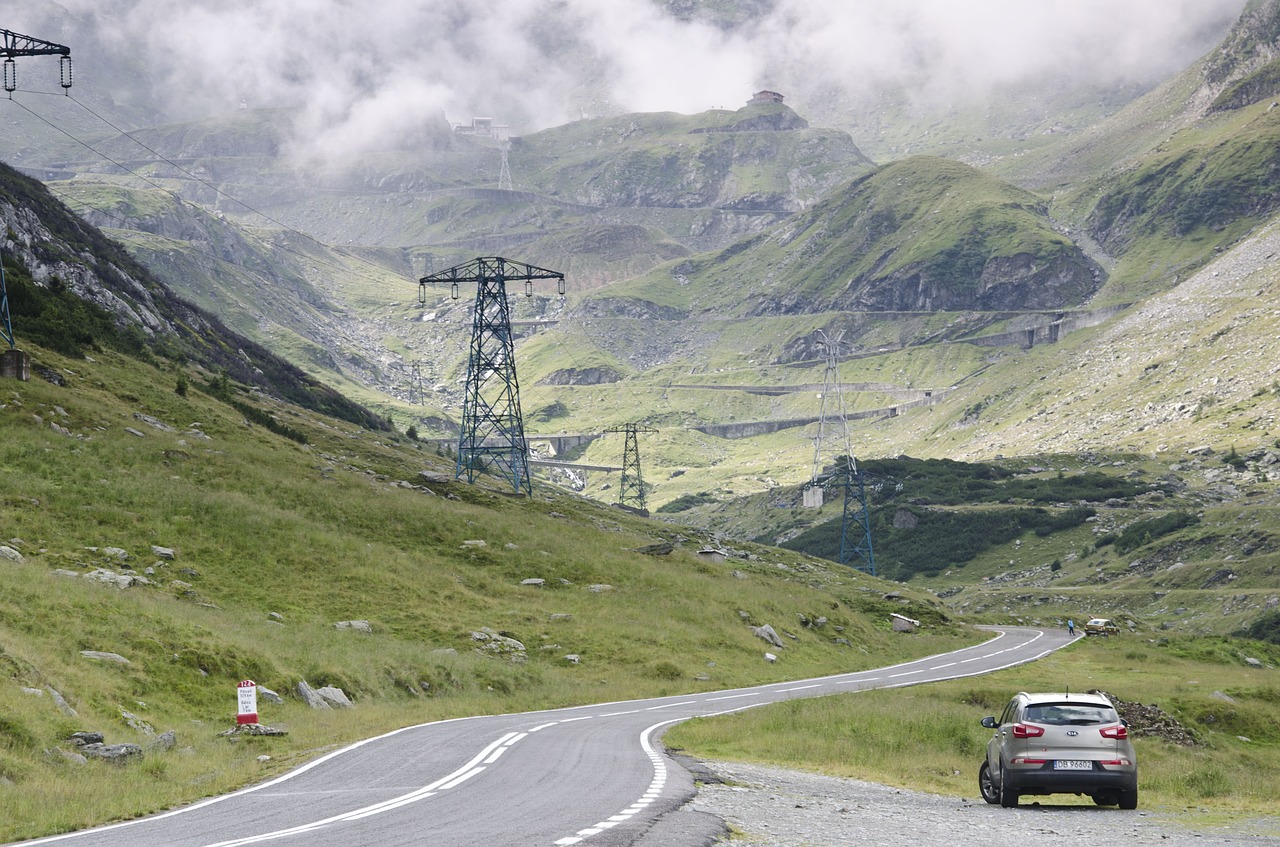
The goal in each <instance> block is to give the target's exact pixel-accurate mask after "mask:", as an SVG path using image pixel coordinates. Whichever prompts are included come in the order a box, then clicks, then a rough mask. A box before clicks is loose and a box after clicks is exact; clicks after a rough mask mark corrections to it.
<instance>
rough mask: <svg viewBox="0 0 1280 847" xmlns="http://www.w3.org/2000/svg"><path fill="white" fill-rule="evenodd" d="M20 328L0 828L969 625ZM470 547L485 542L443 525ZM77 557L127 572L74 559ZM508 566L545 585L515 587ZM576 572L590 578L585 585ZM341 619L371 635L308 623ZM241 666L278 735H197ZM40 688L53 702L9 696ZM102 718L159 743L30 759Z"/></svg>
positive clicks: (223, 724)
mask: <svg viewBox="0 0 1280 847" xmlns="http://www.w3.org/2000/svg"><path fill="white" fill-rule="evenodd" d="M24 347H25V349H27V350H28V351H29V352H30V353H32V355H33V358H34V364H35V365H36V366H37V368H39V367H49V368H53V369H55V370H57V371H58V372H60V373H61V374H63V375H64V376H65V378H66V380H67V385H66V386H64V387H57V386H54V385H51V384H49V383H47V382H45V381H44V380H41V379H39V378H35V379H33V380H32V381H31V382H16V381H11V382H6V383H4V384H3V385H0V427H3V429H4V432H5V434H6V437H5V439H4V442H3V444H0V467H3V468H4V469H5V479H6V486H5V492H4V495H3V497H0V538H3V539H4V542H3V543H5V544H6V545H8V546H12V547H14V548H15V549H17V550H18V551H19V552H20V553H21V555H22V556H23V561H21V562H9V561H7V560H5V561H3V565H2V566H0V681H2V682H3V684H0V715H3V719H2V720H0V775H2V776H3V777H4V778H5V779H7V780H9V781H10V782H11V783H12V784H11V785H6V786H5V796H6V802H5V808H6V814H5V815H4V816H3V819H2V820H0V840H3V841H8V840H13V839H17V838H29V837H35V836H38V835H44V834H49V833H53V832H59V831H65V830H67V829H72V828H77V827H82V826H85V825H88V824H90V823H95V822H104V821H108V820H116V819H122V818H128V817H131V816H134V815H137V814H141V813H143V812H145V811H153V810H156V809H159V808H163V807H167V806H171V805H175V804H179V803H183V802H188V801H190V800H193V799H196V798H198V797H202V796H206V795H208V794H212V793H217V792H221V791H225V790H228V789H229V788H232V787H235V786H237V785H242V784H244V783H246V782H249V781H252V780H255V779H259V778H262V777H264V776H267V775H270V774H273V773H277V772H279V771H280V770H282V769H284V768H286V767H288V766H290V765H292V764H296V763H298V762H300V761H303V760H305V759H307V758H309V757H312V756H314V755H316V754H317V753H318V752H321V751H323V750H325V749H330V748H331V747H332V746H333V745H336V744H341V743H344V742H348V741H351V740H355V739H358V738H361V737H366V736H368V735H371V734H374V733H377V732H380V731H384V730H387V729H391V728H394V727H397V726H404V725H409V724H414V723H419V722H422V721H427V720H435V719H442V718H447V717H455V716H460V715H467V714H479V713H487V712H510V711H516V710H523V709H536V708H544V707H551V706H560V705H572V704H578V703H586V702H593V701H600V700H605V699H610V700H612V699H620V698H630V697H640V696H650V695H660V694H671V693H677V692H684V691H695V690H717V689H721V688H732V687H737V686H741V685H748V684H753V683H760V682H770V681H777V680H782V679H789V678H800V677H807V676H812V675H820V674H826V673H831V672H834V671H837V670H848V669H851V668H861V667H871V666H874V665H877V664H880V663H882V662H884V661H888V660H893V659H905V658H908V657H912V656H918V655H922V654H925V653H930V652H934V651H937V650H942V649H949V648H951V647H954V646H956V645H959V644H962V643H969V642H972V641H973V640H974V636H973V635H972V634H971V633H969V632H968V631H967V630H966V628H964V627H959V626H955V625H951V624H948V623H946V622H945V620H944V616H943V615H942V614H941V605H940V604H939V603H938V602H937V601H936V600H933V599H931V598H929V597H928V595H926V594H921V593H918V592H911V591H908V592H906V594H907V597H908V604H907V605H906V606H900V605H899V604H898V603H894V602H890V601H884V600H881V599H879V598H881V597H882V596H883V594H884V593H886V591H887V587H886V586H885V584H883V583H881V582H879V581H877V580H873V579H871V578H869V577H866V576H865V575H862V574H858V573H854V572H850V571H848V570H847V569H842V568H839V567H835V566H829V565H825V564H823V563H821V562H820V561H817V560H812V559H809V558H807V557H805V556H803V555H800V554H795V553H790V552H786V551H780V550H776V549H772V548H767V547H762V546H758V545H750V544H747V545H742V547H741V549H742V551H743V553H744V554H745V553H748V552H749V553H750V554H751V558H734V559H732V560H731V561H729V562H727V563H724V564H718V565H717V564H710V563H706V562H703V561H700V560H699V559H697V558H696V557H695V556H694V555H693V553H692V552H690V550H689V549H688V547H689V546H694V547H697V546H701V545H702V544H704V543H708V542H709V541H710V538H709V537H708V536H703V535H702V534H701V533H699V532H697V531H696V530H691V529H689V528H681V527H672V526H669V525H666V524H658V523H650V522H647V521H644V520H641V519H638V518H635V517H634V516H631V515H628V514H626V513H623V512H620V511H618V510H616V509H613V508H611V507H609V506H605V505H602V504H599V503H596V502H593V501H589V500H584V499H580V498H576V497H572V496H569V495H566V494H563V493H559V492H557V491H555V490H552V489H548V488H545V487H543V486H541V485H540V486H539V487H538V489H537V492H536V494H535V496H534V497H533V498H531V499H527V498H517V497H512V496H510V495H509V494H504V493H502V490H503V486H502V485H501V484H498V483H497V482H496V481H495V483H494V484H480V485H475V486H468V485H463V484H446V485H434V486H431V487H432V488H434V489H435V493H434V494H432V493H429V492H428V491H425V490H423V489H422V488H421V487H420V486H419V487H414V486H417V485H418V483H420V482H421V479H420V478H419V476H418V472H419V471H420V470H422V469H434V470H436V471H440V472H444V473H448V472H449V471H450V470H451V465H448V464H447V460H445V459H443V458H440V457H437V456H435V454H434V451H432V450H429V449H425V448H424V447H423V446H422V445H417V444H414V443H412V442H410V441H409V440H408V439H406V438H404V437H403V436H399V435H396V434H394V433H387V432H372V431H367V430H361V429H358V428H356V427H354V426H352V425H349V424H345V423H341V422H338V421H336V420H333V419H327V418H324V417H321V416H319V415H316V414H314V413H311V412H306V411H303V410H300V409H298V408H296V407H292V406H289V405H287V404H284V403H281V402H279V401H276V400H272V399H270V398H268V397H266V396H264V395H261V394H258V393H252V394H251V393H248V392H243V391H241V390H240V389H239V388H238V387H236V386H234V385H232V396H233V397H234V399H235V400H236V402H237V403H241V404H248V405H249V406H250V407H253V408H256V409H259V410H260V412H261V414H265V415H270V416H271V419H273V420H275V421H277V422H278V424H279V426H278V427H275V428H274V429H278V430H279V431H282V432H287V433H294V432H296V433H299V434H301V435H303V436H304V437H305V443H300V442H299V441H298V440H295V439H292V438H289V437H284V436H282V435H280V434H277V432H275V431H273V429H272V428H268V427H266V426H263V425H262V424H261V423H255V422H254V420H255V419H256V420H259V421H261V420H263V418H262V417H261V414H255V415H253V416H252V419H251V418H247V417H246V415H245V414H244V412H242V411H241V410H240V409H238V408H235V407H234V406H232V405H231V404H229V403H227V402H225V401H224V400H221V399H218V398H217V397H216V396H213V395H211V394H210V393H207V392H206V391H205V390H203V389H202V386H207V385H208V384H209V382H210V377H211V375H210V374H207V373H202V372H199V371H196V370H194V369H193V370H188V371H186V372H185V375H186V377H187V380H188V384H189V386H190V387H189V388H188V390H187V392H186V394H185V395H180V394H178V393H177V391H176V390H175V389H176V386H177V377H178V372H177V371H176V370H174V369H173V368H172V366H170V367H169V368H168V369H162V368H157V367H156V366H154V365H150V364H146V363H140V362H138V361H137V360H134V359H131V358H129V357H126V356H123V355H120V354H116V353H112V352H110V351H102V350H99V351H95V352H94V353H93V356H92V358H91V359H83V360H81V359H74V360H73V359H67V358H64V357H61V356H59V355H57V354H55V353H52V352H49V351H46V350H42V349H40V348H38V347H34V346H33V345H30V344H24ZM136 415H145V416H148V417H150V418H154V419H157V420H159V421H161V422H164V423H165V424H166V425H168V426H170V427H172V428H173V429H172V430H162V429H158V428H155V427H153V426H151V425H150V424H148V423H146V422H145V421H143V420H141V419H139V418H138V417H136ZM55 424H56V426H57V427H58V428H57V429H55V428H54V425H55ZM128 429H132V430H136V431H137V432H138V433H141V435H135V434H132V433H131V432H129V431H128ZM690 449H691V450H692V448H690ZM691 455H693V454H692V452H691ZM679 535H683V536H684V537H686V538H688V539H689V541H688V543H687V544H684V545H678V547H677V550H676V551H675V552H674V553H672V554H671V555H669V556H666V557H651V556H645V555H641V554H639V553H636V552H634V549H635V548H638V547H642V546H644V545H647V544H651V543H653V542H655V541H658V540H664V539H673V538H676V537H677V536H679ZM476 539H480V540H484V541H485V542H486V544H485V546H482V547H477V546H469V545H467V544H465V542H467V541H469V540H476ZM152 545H159V546H163V547H169V548H172V549H174V550H175V551H176V553H177V556H176V559H175V560H173V561H168V560H165V559H162V558H159V557H157V556H156V555H154V554H153V553H152V552H151V546H152ZM107 547H118V548H121V549H124V550H126V551H127V552H128V554H129V559H128V561H127V562H123V563H122V562H120V561H119V560H117V559H116V558H114V557H113V556H111V555H108V554H107V553H106V552H105V551H104V549H103V548H107ZM126 566H127V568H128V569H129V570H127V571H126V570H125V569H126ZM98 567H102V568H108V569H111V570H114V571H116V572H128V573H132V574H134V575H136V576H140V577H145V578H146V579H147V580H149V583H150V584H146V585H135V586H134V587H132V588H129V589H127V590H120V589H116V588H112V587H107V586H104V585H100V584H96V583H93V582H91V581H89V580H86V579H84V578H83V576H82V575H83V574H85V573H87V572H89V571H91V570H92V569H94V568H98ZM531 577H539V578H542V579H545V580H546V584H545V586H544V587H542V588H532V587H530V586H525V585H522V584H521V582H522V580H524V579H527V578H531ZM599 584H605V585H609V586H611V588H610V589H608V590H603V591H599V592H596V591H592V590H589V588H588V587H589V586H592V585H599ZM899 608H905V609H907V611H908V613H911V614H913V616H915V617H929V618H930V619H931V620H933V621H934V622H935V623H936V624H937V626H935V627H934V628H933V629H932V630H931V633H932V634H931V635H929V636H926V637H923V638H920V639H911V640H902V639H895V638H893V637H892V634H891V633H890V632H889V631H888V625H887V621H888V613H889V611H893V610H898V609H899ZM741 612H746V613H747V615H748V617H749V619H750V620H751V621H752V622H757V623H772V624H773V625H774V626H775V627H776V628H779V629H787V630H794V631H795V634H796V635H797V638H796V640H795V641H790V640H789V643H788V647H787V649H786V650H785V651H782V652H781V654H780V655H781V660H780V661H779V662H777V663H776V664H770V663H767V662H764V661H763V659H762V656H763V652H764V650H765V647H766V645H764V643H763V642H761V641H760V640H759V639H758V638H756V637H755V636H754V635H753V634H752V633H751V631H750V628H749V627H747V626H746V625H745V624H744V623H743V618H742V617H741V615H740V613H741ZM272 613H275V614H276V615H278V616H279V618H280V620H278V621H273V619H272V617H271V616H272ZM802 615H803V616H808V617H814V616H816V615H824V616H826V617H828V618H829V619H830V620H831V621H832V622H833V624H835V625H839V626H843V627H845V635H846V637H848V638H849V639H850V640H853V641H854V643H855V644H856V645H857V646H855V647H849V646H847V645H843V644H840V643H837V642H836V641H835V640H834V639H833V638H831V637H829V636H827V635H824V634H821V633H817V632H815V631H813V630H809V629H804V628H802V627H800V626H799V624H798V623H797V622H798V621H799V620H800V618H801V616H802ZM564 616H567V617H564ZM352 619H363V620H368V621H370V622H371V624H372V626H373V632H372V633H371V634H363V633H358V632H352V631H342V630H337V629H335V628H334V626H333V624H334V623H336V622H338V621H345V620H352ZM482 627H491V628H493V629H496V630H500V631H503V632H508V633H511V634H512V635H513V636H514V637H516V638H518V639H520V640H521V641H522V642H523V643H525V644H526V646H527V648H528V660H527V662H525V663H521V664H515V663H509V662H505V661H502V660H497V659H492V658H483V657H481V656H479V655H477V654H475V653H474V652H473V650H472V646H471V636H470V633H471V632H472V631H475V630H478V629H481V628H482ZM84 650H100V651H110V652H115V653H119V654H121V655H123V656H125V657H126V658H127V659H128V660H129V664H127V665H118V664H111V663H101V662H92V661H90V660H88V659H85V658H83V657H82V656H81V655H80V651H84ZM569 653H576V654H578V655H579V656H581V657H582V663H581V664H579V665H573V664H570V663H569V662H567V661H565V660H564V658H563V657H564V656H565V655H566V654H569ZM244 678H253V679H255V680H256V681H258V682H259V683H261V684H263V685H266V686H267V687H269V688H272V689H274V690H276V691H278V692H280V693H281V694H282V695H284V696H285V697H286V702H285V704H284V705H283V706H271V705H269V704H262V709H261V713H262V715H263V720H264V722H267V723H269V724H272V725H279V726H282V727H285V728H287V729H288V730H289V735H288V736H286V737H284V738H273V739H254V740H248V741H243V742H230V741H227V740H225V739H221V738H218V737H217V733H218V732H220V731H221V730H223V729H226V728H228V727H229V726H230V725H231V723H232V720H233V716H234V708H235V705H234V703H235V700H234V697H235V686H236V683H237V682H238V681H239V680H241V679H244ZM302 680H305V681H307V682H308V683H309V684H311V685H312V686H319V685H336V686H339V687H341V688H343V690H344V691H346V692H347V693H348V695H349V696H350V697H351V698H352V699H353V700H354V701H355V703H356V704H357V707H356V709H354V710H352V711H349V712H342V713H330V714H326V713H317V712H313V711H311V710H310V709H308V708H307V707H306V706H305V705H303V704H302V703H301V702H300V701H299V700H298V699H297V698H296V697H295V696H294V695H293V693H292V692H293V691H294V687H295V685H296V684H297V683H298V682H299V681H302ZM46 687H51V688H53V689H56V690H57V691H58V692H60V693H61V694H62V695H63V696H64V697H65V698H66V699H67V701H68V702H69V704H70V705H71V706H72V707H73V708H74V709H75V710H76V711H77V712H78V717H76V718H70V717H67V716H65V715H63V714H62V713H61V712H60V711H59V710H58V709H57V708H56V707H55V706H54V704H53V702H52V698H51V697H50V696H49V695H47V694H46V695H43V696H36V695H34V694H27V693H24V692H23V691H22V689H24V688H30V689H44V688H46ZM123 711H128V712H130V713H132V714H134V715H137V716H138V717H139V718H141V719H142V720H144V721H146V722H147V723H148V724H150V725H151V726H152V727H154V729H155V731H156V732H164V731H166V730H169V729H174V730H176V732H177V734H178V746H177V748H176V749H175V750H173V751H170V752H158V751H153V752H150V753H148V754H147V755H146V757H145V758H144V760H143V762H142V763H140V764H134V765H130V766H128V767H126V768H124V769H123V770H121V769H117V768H107V767H102V766H101V765H100V763H94V762H90V763H89V764H87V765H78V766H77V765H73V764H71V763H70V762H68V761H66V760H64V759H63V758H62V757H61V756H59V755H57V754H55V755H52V756H46V755H45V754H44V753H43V751H45V750H53V749H55V748H61V749H64V750H66V749H69V746H68V744H67V741H66V739H67V736H68V735H69V734H70V733H71V732H72V731H75V730H79V729H86V730H98V731H102V732H104V733H105V734H106V736H107V741H108V743H120V742H126V741H129V742H136V743H144V744H145V743H146V742H147V741H148V736H146V735H145V734H143V733H142V732H140V731H139V730H136V729H132V728H130V727H129V726H127V725H126V723H125V721H124V719H123V717H122V712H123ZM261 754H266V755H269V756H271V757H272V758H271V760H270V761H269V762H268V763H266V764H265V765H264V764H261V763H259V762H258V760H257V757H258V756H259V755H261ZM51 798H53V799H54V801H55V802H50V799H51Z"/></svg>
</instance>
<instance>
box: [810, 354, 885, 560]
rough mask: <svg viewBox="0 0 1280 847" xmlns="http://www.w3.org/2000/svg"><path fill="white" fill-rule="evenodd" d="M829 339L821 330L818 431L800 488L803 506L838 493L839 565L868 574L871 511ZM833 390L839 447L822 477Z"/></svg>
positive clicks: (837, 359) (871, 556)
mask: <svg viewBox="0 0 1280 847" xmlns="http://www.w3.org/2000/svg"><path fill="white" fill-rule="evenodd" d="M842 337H843V334H841V335H838V336H836V337H835V339H831V338H829V337H828V336H827V334H826V333H825V332H824V333H822V344H823V346H824V347H825V348H826V351H827V367H826V370H825V371H824V372H823V376H822V404H821V406H820V410H819V412H818V432H817V434H816V435H815V436H814V439H813V475H812V476H811V478H810V480H809V484H808V485H807V486H805V489H804V505H805V507H807V508H819V507H821V506H822V501H823V492H824V491H825V490H826V489H828V488H831V489H834V490H835V491H836V492H838V493H839V494H841V496H842V498H843V503H844V508H843V513H842V515H841V519H840V556H839V559H838V561H839V562H840V564H842V565H850V566H851V567H853V568H856V569H857V570H860V571H865V572H867V573H869V574H871V575H872V576H875V575H876V560H875V553H874V550H873V548H872V545H871V513H870V509H869V508H868V506H867V486H866V480H865V478H864V476H863V474H862V473H861V472H860V471H859V470H858V462H857V460H856V459H855V458H854V456H853V448H852V446H851V444H850V440H849V420H848V415H847V412H846V410H845V405H844V390H843V386H842V385H841V383H840V368H839V363H840V355H839V352H840V339H841V338H842ZM833 391H834V392H835V397H836V408H838V410H839V422H840V430H841V436H842V437H841V447H842V448H843V452H842V453H840V455H838V456H836V460H835V472H834V473H833V474H832V475H831V476H829V477H827V478H825V479H823V478H822V471H823V463H822V446H823V440H824V436H825V433H826V430H827V426H828V411H827V404H828V401H829V400H830V398H831V393H832V392H833Z"/></svg>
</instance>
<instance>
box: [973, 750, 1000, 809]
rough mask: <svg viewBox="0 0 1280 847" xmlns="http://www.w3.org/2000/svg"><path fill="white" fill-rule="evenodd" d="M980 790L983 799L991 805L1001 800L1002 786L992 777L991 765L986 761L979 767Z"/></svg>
mask: <svg viewBox="0 0 1280 847" xmlns="http://www.w3.org/2000/svg"><path fill="white" fill-rule="evenodd" d="M978 790H979V791H981V792H982V799H983V800H986V801H987V802H988V803H990V804H991V805H993V806H994V805H995V804H996V803H999V802H1000V788H999V786H997V785H996V784H995V781H994V780H992V779H991V765H990V764H989V763H988V762H985V761H984V762H983V763H982V767H980V768H978Z"/></svg>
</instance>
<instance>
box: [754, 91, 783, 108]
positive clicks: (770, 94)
mask: <svg viewBox="0 0 1280 847" xmlns="http://www.w3.org/2000/svg"><path fill="white" fill-rule="evenodd" d="M782 99H783V98H782V95H781V94H779V93H778V92H776V91H757V92H756V93H755V94H753V95H752V96H751V99H750V100H748V101H747V105H748V106H763V105H765V104H766V103H781V102H782Z"/></svg>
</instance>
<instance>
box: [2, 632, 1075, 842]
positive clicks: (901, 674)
mask: <svg viewBox="0 0 1280 847" xmlns="http://www.w3.org/2000/svg"><path fill="white" fill-rule="evenodd" d="M994 633H995V635H994V637H993V638H992V639H990V640H989V641H987V642H985V643H983V644H980V645H977V646H975V647H967V648H965V649H963V650H957V651H955V652H952V653H945V654H941V655H937V656H930V657H928V658H924V659H919V660H917V661H914V662H907V663H904V664H901V665H894V666H893V667H888V668H880V669H878V670H870V671H860V672H858V673H850V674H840V675H837V676H827V677H820V678H816V679H808V680H803V681H799V682H784V683H775V684H772V685H762V686H759V687H756V688H743V689H737V690H732V691H718V692H709V693H702V694H690V695H686V696H676V697H662V698H657V699H653V700H633V701H628V702H622V703H606V704H600V705H592V706H580V707H576V708H570V709H556V710H554V711H546V712H530V713H526V714H518V715H495V716H485V717H473V718H460V719H457V720H451V721H440V722H437V723H430V724H423V725H421V726H413V727H407V728H405V729H400V730H396V731H395V732H390V733H387V734H386V735H381V736H378V737H377V738H371V739H368V740H365V741H361V742H358V743H356V744H353V745H351V746H349V747H346V748H343V749H341V750H338V751H336V752H333V753H330V754H328V755H326V756H323V757H321V758H319V759H316V760H314V761H312V762H310V763H308V764H306V765H303V766H302V767H299V768H297V769H295V770H293V771H290V772H289V773H287V774H285V775H283V776H281V777H279V778H277V779H273V780H270V781H268V782H264V783H262V784H259V785H255V786H252V787H250V788H246V789H243V790H241V791H237V792H235V793H233V794H228V795H225V796H222V797H216V798H212V799H210V800H205V801H202V802H199V803H195V804H193V805H191V806H187V807H184V808H181V809H177V810H174V811H170V812H165V813H162V814H158V815H153V816H151V817H147V818H142V819H139V820H135V821H129V822H126V823H122V824H115V825H112V826H106V827H100V828H97V829H92V830H84V831H81V832H76V833H70V834H67V835H59V836H53V837H50V838H43V839H38V840H34V841H26V842H22V844H23V845H24V847H29V845H33V844H54V843H57V844H59V845H65V847H80V845H85V847H88V845H92V847H126V845H127V847H248V845H257V844H271V845H279V847H300V845H306V847H352V846H353V845H370V847H372V845H377V847H396V846H397V845H414V847H432V846H434V845H438V847H567V845H578V844H581V845H584V847H676V845H693V844H703V843H706V842H707V839H708V834H707V833H706V832H705V831H704V832H699V831H697V822H696V820H694V819H693V818H692V817H691V816H685V815H678V814H672V813H673V812H676V811H678V810H680V809H681V807H683V806H684V805H685V804H686V803H687V802H688V801H689V800H690V799H691V798H692V797H693V796H694V791H695V789H694V785H693V779H692V777H691V776H690V774H689V772H688V771H687V770H685V769H684V768H683V767H681V766H679V765H678V764H676V763H674V762H673V761H671V760H670V759H669V758H668V757H667V756H666V755H665V754H664V753H663V751H662V748H661V745H660V744H659V742H658V738H659V736H660V735H661V733H662V732H663V730H664V729H665V728H666V727H668V726H670V725H671V724H674V723H678V722H680V721H683V720H687V719H689V718H693V717H701V716H710V715H722V714H727V713H730V712H735V711H740V710H743V709H748V708H751V707H753V706H760V705H763V704H766V703H773V702H777V701H780V700H787V699H791V698H796V697H816V696H820V695H825V694H835V693H840V692H848V691H859V690H865V689H870V688H893V687H901V686H907V685H918V684H921V683H925V682H937V681H940V680H944V679H955V678H958V677H964V676H976V675H978V674H983V673H990V672H992V671H996V670H1001V669H1003V668H1008V667H1012V666H1014V665H1018V664H1022V663H1024V662H1030V661H1033V660H1035V659H1039V658H1041V657H1042V656H1045V655H1046V654H1048V653H1050V652H1052V651H1054V650H1057V649H1059V648H1061V647H1063V646H1065V645H1066V644H1068V643H1070V642H1071V641H1072V640H1073V638H1072V637H1071V636H1069V635H1067V633H1065V632H1061V631H1053V630H1039V629H1024V628H1015V627H1007V628H1001V629H996V630H994ZM704 826H705V824H704Z"/></svg>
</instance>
